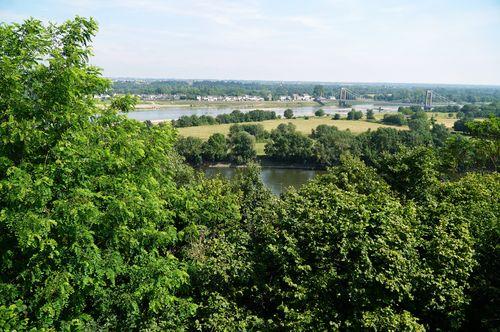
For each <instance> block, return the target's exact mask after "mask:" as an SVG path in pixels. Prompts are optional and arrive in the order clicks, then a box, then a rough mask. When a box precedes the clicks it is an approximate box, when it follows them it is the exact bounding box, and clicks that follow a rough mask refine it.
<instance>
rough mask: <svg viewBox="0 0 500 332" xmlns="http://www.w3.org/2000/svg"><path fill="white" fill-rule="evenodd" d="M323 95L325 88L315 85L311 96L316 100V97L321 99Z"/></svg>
mask: <svg viewBox="0 0 500 332" xmlns="http://www.w3.org/2000/svg"><path fill="white" fill-rule="evenodd" d="M324 94H325V88H324V87H323V86H322V85H319V84H318V85H315V86H314V90H313V96H314V97H316V98H318V97H323V95H324Z"/></svg>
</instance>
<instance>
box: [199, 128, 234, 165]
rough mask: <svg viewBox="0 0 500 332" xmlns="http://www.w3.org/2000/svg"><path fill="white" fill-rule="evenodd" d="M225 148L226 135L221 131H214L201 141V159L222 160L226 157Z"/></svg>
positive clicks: (226, 146) (226, 148)
mask: <svg viewBox="0 0 500 332" xmlns="http://www.w3.org/2000/svg"><path fill="white" fill-rule="evenodd" d="M227 150H228V144H227V140H226V137H224V135H223V134H221V133H215V134H213V135H211V136H210V137H209V138H208V140H207V141H206V142H204V143H203V146H202V151H203V152H202V154H203V159H204V160H207V161H211V162H217V161H223V160H225V159H226V158H227Z"/></svg>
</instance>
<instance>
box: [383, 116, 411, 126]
mask: <svg viewBox="0 0 500 332" xmlns="http://www.w3.org/2000/svg"><path fill="white" fill-rule="evenodd" d="M382 123H384V124H388V125H396V126H402V125H405V124H406V118H405V117H404V115H402V114H384V118H383V119H382Z"/></svg>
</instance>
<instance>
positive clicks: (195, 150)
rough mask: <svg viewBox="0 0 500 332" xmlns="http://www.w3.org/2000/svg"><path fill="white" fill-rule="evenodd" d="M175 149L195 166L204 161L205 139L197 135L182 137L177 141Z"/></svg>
mask: <svg viewBox="0 0 500 332" xmlns="http://www.w3.org/2000/svg"><path fill="white" fill-rule="evenodd" d="M175 149H176V150H177V152H178V153H179V154H180V155H181V156H183V157H184V158H185V159H186V161H187V162H188V163H189V164H191V165H193V166H200V165H201V164H202V162H203V157H202V153H203V141H202V140H201V139H200V138H197V137H191V136H188V137H180V138H179V139H178V140H177V142H176V143H175Z"/></svg>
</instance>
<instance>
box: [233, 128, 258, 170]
mask: <svg viewBox="0 0 500 332" xmlns="http://www.w3.org/2000/svg"><path fill="white" fill-rule="evenodd" d="M254 146H255V138H254V137H253V136H252V135H250V134H249V133H247V132H246V131H239V132H237V133H235V134H234V135H231V137H230V138H229V148H230V157H231V159H232V161H234V162H235V163H237V164H245V163H247V162H249V161H251V160H252V159H254V158H255V157H256V152H255V147H254Z"/></svg>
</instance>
